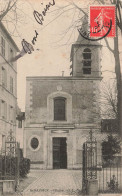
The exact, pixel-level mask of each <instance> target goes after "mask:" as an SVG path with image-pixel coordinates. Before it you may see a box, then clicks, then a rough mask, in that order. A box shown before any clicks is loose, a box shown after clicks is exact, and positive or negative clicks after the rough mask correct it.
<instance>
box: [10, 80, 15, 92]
mask: <svg viewBox="0 0 122 196" xmlns="http://www.w3.org/2000/svg"><path fill="white" fill-rule="evenodd" d="M13 90H14V89H13V78H12V77H10V92H11V93H13Z"/></svg>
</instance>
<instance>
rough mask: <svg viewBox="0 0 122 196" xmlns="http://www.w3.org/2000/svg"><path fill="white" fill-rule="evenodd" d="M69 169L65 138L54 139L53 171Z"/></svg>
mask: <svg viewBox="0 0 122 196" xmlns="http://www.w3.org/2000/svg"><path fill="white" fill-rule="evenodd" d="M66 168H67V143H66V138H65V137H54V138H53V169H66Z"/></svg>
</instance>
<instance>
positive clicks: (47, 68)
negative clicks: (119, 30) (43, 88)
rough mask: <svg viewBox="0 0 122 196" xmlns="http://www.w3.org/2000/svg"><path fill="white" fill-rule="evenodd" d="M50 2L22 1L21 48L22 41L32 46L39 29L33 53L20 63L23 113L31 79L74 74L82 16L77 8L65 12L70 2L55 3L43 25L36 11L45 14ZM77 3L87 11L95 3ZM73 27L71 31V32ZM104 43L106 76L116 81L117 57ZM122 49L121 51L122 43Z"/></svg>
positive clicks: (17, 34)
mask: <svg viewBox="0 0 122 196" xmlns="http://www.w3.org/2000/svg"><path fill="white" fill-rule="evenodd" d="M49 2H53V0H51V1H49V0H48V1H46V0H45V1H44V0H21V1H20V4H19V8H18V10H19V11H18V13H19V14H18V15H19V17H20V18H19V17H18V18H19V19H18V23H17V26H16V30H15V32H14V36H13V39H14V41H15V42H16V44H17V45H18V47H19V49H20V50H21V49H22V45H21V41H22V39H25V40H26V41H27V42H29V43H31V41H32V39H33V37H34V36H35V30H36V31H37V32H38V36H37V41H36V42H35V45H34V51H33V52H32V54H26V55H25V56H23V57H22V58H20V59H18V60H17V74H18V75H17V89H18V90H17V97H18V106H19V107H20V109H21V110H22V111H24V110H25V96H26V77H27V76H55V75H58V76H61V75H62V71H64V76H69V74H70V65H71V62H70V52H71V45H72V44H73V43H74V42H75V41H76V40H77V37H78V31H77V29H76V28H74V25H73V26H72V24H75V22H76V20H77V19H78V17H82V15H81V16H79V15H78V14H79V11H78V10H77V9H74V8H72V7H73V6H70V7H66V8H65V9H64V12H63V7H64V6H67V5H68V4H69V1H66V0H65V1H63V0H55V5H54V6H51V7H50V9H49V10H48V11H47V13H46V16H45V17H44V21H43V25H40V24H38V23H37V21H36V20H35V18H34V15H33V11H34V10H36V11H38V12H39V13H41V12H42V11H43V10H44V8H45V6H46V4H48V3H49ZM75 3H76V5H79V6H81V7H82V8H83V9H84V10H85V11H87V9H88V4H89V3H92V0H91V1H89V0H86V1H84V0H80V1H79V0H76V1H75ZM59 7H60V9H59ZM66 10H67V11H66ZM62 13H63V14H62ZM5 25H6V24H5ZM69 27H71V28H70V29H69ZM8 29H9V31H10V32H12V30H13V29H14V25H12V24H11V25H9V26H8ZM68 29H69V30H68ZM108 41H109V44H110V46H111V47H113V39H112V38H108ZM100 43H101V44H102V45H103V48H102V53H101V65H102V71H103V74H102V76H103V78H104V79H105V80H106V79H107V80H112V79H113V78H115V74H113V73H112V72H114V57H113V55H112V53H111V52H110V51H109V50H108V48H107V47H106V44H105V41H104V40H102V41H100ZM120 46H121V48H120V50H121V49H122V41H121V43H120ZM121 51H122V50H121ZM121 60H122V59H121ZM106 70H108V71H106ZM111 71H112V72H111Z"/></svg>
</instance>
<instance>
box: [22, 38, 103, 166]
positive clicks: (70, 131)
mask: <svg viewBox="0 0 122 196" xmlns="http://www.w3.org/2000/svg"><path fill="white" fill-rule="evenodd" d="M101 48H102V46H101V45H100V44H99V43H98V42H96V41H89V40H86V39H83V38H82V37H81V36H80V35H79V37H78V39H77V41H76V42H75V43H74V44H73V45H72V48H71V62H72V65H71V69H72V71H71V76H67V77H66V76H49V77H47V76H45V77H44V76H35V77H33V76H32V77H27V78H26V108H25V128H24V156H25V157H27V158H29V159H30V160H31V167H33V168H40V169H78V168H82V149H83V143H84V142H85V141H86V138H87V136H88V135H89V131H90V130H91V129H92V130H93V134H94V135H100V132H101V118H100V109H99V103H98V101H97V100H98V94H99V93H98V91H99V85H100V82H101V79H102V77H101ZM99 140H100V137H98V139H97V141H98V145H99ZM99 153H100V149H99V147H98V154H99Z"/></svg>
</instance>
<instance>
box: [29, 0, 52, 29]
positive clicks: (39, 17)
mask: <svg viewBox="0 0 122 196" xmlns="http://www.w3.org/2000/svg"><path fill="white" fill-rule="evenodd" d="M54 5H55V0H53V2H52V3H50V2H49V4H47V5H46V8H44V10H43V11H42V12H41V14H40V13H39V12H37V11H35V10H34V12H33V15H34V18H35V20H36V21H37V22H38V23H39V24H41V25H43V21H44V17H45V16H46V13H47V11H48V10H49V8H50V6H54Z"/></svg>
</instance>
